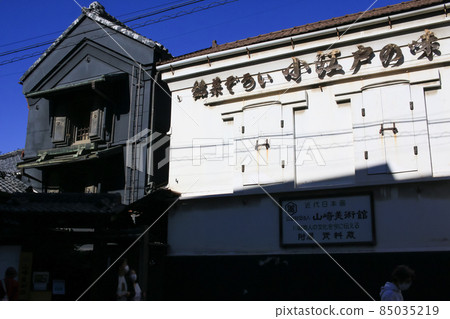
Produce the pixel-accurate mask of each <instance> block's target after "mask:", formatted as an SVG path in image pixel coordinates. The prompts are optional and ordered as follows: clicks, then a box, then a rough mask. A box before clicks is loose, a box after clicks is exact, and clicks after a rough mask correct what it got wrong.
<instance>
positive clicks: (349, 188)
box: [158, 0, 450, 300]
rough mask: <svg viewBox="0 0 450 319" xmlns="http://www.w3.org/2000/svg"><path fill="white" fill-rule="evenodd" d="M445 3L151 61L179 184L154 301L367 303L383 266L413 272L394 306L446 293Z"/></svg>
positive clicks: (386, 270) (448, 74) (414, 4)
mask: <svg viewBox="0 0 450 319" xmlns="http://www.w3.org/2000/svg"><path fill="white" fill-rule="evenodd" d="M445 2H446V1H424V0H419V1H409V2H405V3H401V4H397V5H393V6H388V7H384V8H379V9H373V10H370V11H368V12H366V13H364V15H362V14H361V13H359V14H350V15H347V16H344V17H339V18H334V19H331V20H326V21H321V22H317V23H313V24H309V25H305V26H301V27H296V28H292V29H288V30H282V31H278V32H272V33H270V34H267V35H261V36H258V37H255V38H249V39H245V40H240V41H236V42H232V43H226V44H222V45H218V46H213V47H212V48H210V49H205V50H203V51H198V52H195V53H192V54H188V55H185V56H182V57H178V58H174V59H172V60H169V61H166V62H163V63H161V64H160V66H159V67H158V70H159V71H160V72H162V79H163V80H164V81H165V82H166V83H167V84H168V86H169V88H170V90H171V92H172V115H171V129H170V132H169V134H170V138H171V148H170V149H171V152H170V165H169V188H170V189H171V190H172V191H174V192H178V193H181V200H180V201H179V202H178V203H177V205H176V207H175V208H173V209H172V210H171V211H170V213H169V217H168V245H169V248H168V257H167V270H166V271H167V273H168V274H170V276H169V275H167V276H166V287H167V296H168V298H169V299H206V300H209V299H233V300H239V299H253V300H255V299H262V300H266V299H269V300H270V299H292V300H299V299H300V300H345V299H349V300H352V299H353V300H364V299H368V298H370V297H369V295H370V296H371V297H373V298H374V299H378V298H379V296H378V293H379V288H380V287H381V286H382V285H383V284H384V282H385V281H386V280H387V279H388V277H389V274H390V272H391V271H392V269H393V268H394V267H395V265H397V264H409V265H410V266H411V267H412V268H414V269H415V270H416V273H417V278H416V281H415V283H414V284H413V287H412V288H411V289H410V291H409V292H405V298H406V299H408V298H409V299H410V300H414V299H416V300H445V299H448V298H449V297H450V295H449V293H448V292H447V291H446V289H445V288H444V287H446V286H448V284H449V283H450V276H449V275H448V271H447V270H448V267H449V266H450V264H449V260H450V258H449V257H450V252H449V251H450V244H449V228H448V222H449V220H450V213H449V209H448V207H449V206H450V199H449V197H448V194H447V193H448V190H449V188H450V182H449V177H450V161H449V153H450V148H449V145H450V136H449V135H448V134H447V133H448V122H449V121H450V111H449V110H450V101H449V94H448V92H449V86H450V67H449V65H450V55H449V52H450V42H449V35H450V34H449V20H448V17H447V11H446V5H445ZM328 254H330V255H328ZM330 256H332V257H333V258H331V257H330ZM337 264H339V265H341V266H342V268H343V269H345V270H346V271H347V272H348V274H351V275H352V278H351V277H350V276H348V274H346V273H345V272H344V271H342V269H341V267H339V266H338V265H337ZM355 281H356V282H359V283H360V284H361V286H363V287H365V288H366V291H363V290H362V289H360V287H358V285H357V284H356V283H355ZM175 287H176V289H175ZM193 287H194V288H193Z"/></svg>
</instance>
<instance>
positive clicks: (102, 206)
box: [0, 193, 126, 227]
mask: <svg viewBox="0 0 450 319" xmlns="http://www.w3.org/2000/svg"><path fill="white" fill-rule="evenodd" d="M125 209H126V206H125V205H123V204H122V203H121V196H120V195H119V194H103V193H100V194H84V193H60V194H47V193H42V194H41V193H17V194H12V195H11V196H10V197H9V198H7V199H4V200H3V201H1V202H0V220H1V221H2V222H3V223H6V224H17V223H19V224H21V225H34V226H36V227H39V226H41V227H95V226H98V225H105V224H109V223H111V221H112V219H113V218H114V217H115V216H117V215H118V214H120V213H122V212H124V211H125Z"/></svg>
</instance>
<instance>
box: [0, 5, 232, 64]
mask: <svg viewBox="0 0 450 319" xmlns="http://www.w3.org/2000/svg"><path fill="white" fill-rule="evenodd" d="M197 1H198V0H197ZM201 1H203V0H201ZM236 1H238V0H224V1H216V2H212V3H209V4H208V5H204V6H199V7H195V8H193V9H191V10H189V11H180V12H177V13H175V14H172V15H167V16H163V17H160V18H158V19H152V20H147V21H145V22H143V23H140V24H137V25H131V26H130V27H131V28H134V29H137V28H142V27H145V26H148V25H150V24H156V23H160V22H164V21H168V20H173V19H176V18H179V17H182V16H186V15H190V14H194V13H197V12H200V11H205V10H208V9H212V8H214V7H218V6H222V5H225V4H228V3H232V2H236ZM96 30H97V29H92V30H88V31H85V32H83V34H87V33H89V32H94V31H96ZM79 35H80V34H76V35H71V36H68V37H66V40H67V39H70V38H71V37H75V36H79ZM106 36H107V35H102V36H99V37H96V38H95V39H98V38H102V37H106ZM53 43H54V41H46V42H41V43H38V44H35V45H34V46H33V45H30V46H27V47H26V49H24V50H22V51H26V50H29V49H33V48H37V47H40V46H43V45H50V44H53ZM77 43H78V42H77ZM77 43H76V44H77ZM76 44H72V45H70V46H75V45H76ZM67 47H69V46H65V47H59V48H57V49H55V50H59V49H63V48H67ZM11 51H17V52H15V53H18V52H21V50H19V49H18V50H11ZM44 52H45V51H35V52H32V53H28V54H25V55H22V56H18V57H13V58H11V59H8V60H2V61H0V66H3V65H7V64H11V63H15V62H18V61H22V60H26V59H29V58H32V57H36V56H40V55H42V54H43V53H44ZM7 53H8V52H2V53H0V56H3V55H6V54H7ZM8 54H9V53H8ZM11 54H12V53H11Z"/></svg>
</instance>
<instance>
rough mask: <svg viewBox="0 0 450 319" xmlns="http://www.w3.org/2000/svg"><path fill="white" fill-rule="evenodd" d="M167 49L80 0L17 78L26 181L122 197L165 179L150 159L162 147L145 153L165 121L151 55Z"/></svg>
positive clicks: (165, 101) (166, 101)
mask: <svg viewBox="0 0 450 319" xmlns="http://www.w3.org/2000/svg"><path fill="white" fill-rule="evenodd" d="M169 56H170V55H169V53H168V51H167V50H166V49H165V48H164V47H163V46H162V45H161V44H159V43H157V42H154V41H152V40H150V39H148V38H145V37H143V36H141V35H139V34H138V33H136V32H134V31H133V30H131V29H130V28H128V27H127V26H125V25H124V24H122V23H121V22H120V21H118V20H117V19H115V18H114V17H112V16H111V15H109V14H108V13H106V11H105V9H104V7H102V6H101V5H100V4H99V3H98V2H94V3H92V4H91V5H90V6H89V8H84V9H83V13H82V14H81V15H80V16H79V17H78V19H76V20H75V21H74V22H73V23H72V24H71V25H70V26H69V27H68V28H67V29H66V30H65V31H64V33H63V34H62V35H61V36H60V37H59V38H58V39H57V40H56V41H55V42H54V43H53V44H52V45H51V46H50V47H49V48H48V49H47V50H46V51H45V53H44V54H43V55H42V56H41V57H40V58H39V59H38V60H37V61H36V62H35V63H34V64H33V65H32V66H31V67H30V68H29V69H28V71H26V73H25V74H24V75H23V76H22V78H21V83H22V84H23V92H24V94H25V96H26V98H27V102H28V106H29V116H28V126H27V137H26V146H25V155H24V162H23V163H22V164H20V168H22V169H23V170H24V174H25V175H30V176H32V177H33V184H32V185H33V187H35V188H36V189H37V190H39V191H40V192H44V193H54V192H57V193H59V192H77V193H80V192H81V193H83V192H84V193H111V192H114V193H120V194H121V196H122V202H123V203H125V204H129V203H132V202H134V201H136V200H137V199H139V198H142V197H143V196H144V195H145V194H146V193H148V192H150V191H151V189H153V188H155V187H157V186H158V185H160V184H164V181H165V180H166V175H167V169H166V170H164V168H162V169H159V170H154V171H152V169H151V167H152V164H151V163H153V162H154V163H155V165H157V164H158V163H159V162H160V161H161V160H162V158H163V157H164V156H165V153H163V154H162V158H160V159H158V160H157V161H155V160H154V158H153V156H152V155H149V154H152V146H153V145H154V143H155V142H156V141H160V140H161V139H163V140H164V138H165V136H164V133H165V132H167V131H168V128H169V121H170V96H169V95H168V94H167V93H166V92H165V89H164V87H163V84H161V83H156V81H155V80H156V78H157V74H155V72H156V71H155V63H156V62H158V61H160V60H162V59H165V58H167V57H169ZM155 100H156V101H158V103H155ZM166 139H167V140H168V138H166ZM158 144H161V142H160V143H158ZM147 163H150V165H147ZM166 166H167V165H166Z"/></svg>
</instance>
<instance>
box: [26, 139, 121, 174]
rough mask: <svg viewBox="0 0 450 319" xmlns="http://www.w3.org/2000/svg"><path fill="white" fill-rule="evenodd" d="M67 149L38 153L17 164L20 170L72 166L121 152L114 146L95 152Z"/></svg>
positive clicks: (77, 148) (92, 150)
mask: <svg viewBox="0 0 450 319" xmlns="http://www.w3.org/2000/svg"><path fill="white" fill-rule="evenodd" d="M87 145H88V146H87V147H85V148H83V147H79V146H78V147H67V148H61V149H58V148H55V149H50V150H47V151H40V152H39V153H38V156H37V157H35V158H32V159H28V160H24V161H23V162H21V163H19V164H17V167H18V168H19V169H21V168H41V167H48V166H53V165H61V164H73V163H78V162H83V161H90V160H98V159H102V158H105V157H108V156H111V155H115V154H119V153H120V152H122V146H115V147H111V148H107V149H104V150H96V149H95V148H94V147H90V146H89V145H91V144H87Z"/></svg>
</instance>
